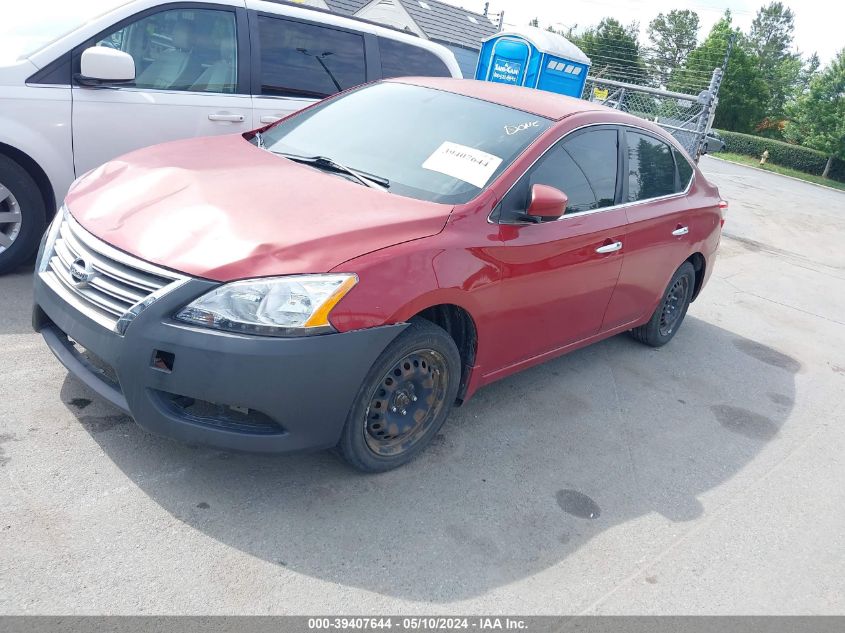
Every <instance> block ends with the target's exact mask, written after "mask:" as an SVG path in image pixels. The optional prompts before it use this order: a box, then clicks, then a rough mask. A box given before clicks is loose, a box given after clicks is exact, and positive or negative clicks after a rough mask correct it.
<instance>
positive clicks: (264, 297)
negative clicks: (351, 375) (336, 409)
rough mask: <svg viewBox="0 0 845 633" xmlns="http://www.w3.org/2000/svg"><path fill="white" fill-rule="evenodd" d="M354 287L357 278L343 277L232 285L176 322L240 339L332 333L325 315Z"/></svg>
mask: <svg viewBox="0 0 845 633" xmlns="http://www.w3.org/2000/svg"><path fill="white" fill-rule="evenodd" d="M357 283H358V277H357V275H347V274H338V275H295V276H290V277H269V278H267V279H249V280H246V281H233V282H231V283H228V284H225V285H223V286H220V287H219V288H215V289H214V290H212V291H211V292H209V293H206V294H204V295H203V296H201V297H200V298H199V299H196V300H195V301H193V302H191V303H190V304H189V305H187V306H185V307H184V308H182V310H180V311H179V313H178V314H177V315H176V318H177V319H179V320H180V321H185V322H186V323H193V324H195V325H202V326H204V327H210V328H217V329H219V330H230V331H232V332H243V333H245V334H263V335H265V336H302V335H307V334H321V333H324V332H331V331H334V328H333V327H332V325H331V323H329V312H331V310H332V308H334V306H335V305H336V304H337V302H338V301H340V300H341V299H342V298H343V296H344V295H345V294H346V293H347V292H349V291H350V290H351V289H352V288H353V286H355V284H357Z"/></svg>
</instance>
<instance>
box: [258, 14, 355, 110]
mask: <svg viewBox="0 0 845 633" xmlns="http://www.w3.org/2000/svg"><path fill="white" fill-rule="evenodd" d="M258 36H259V41H260V42H261V94H263V95H268V96H273V97H307V98H313V99H322V98H323V97H327V96H329V95H333V94H335V93H336V92H340V91H342V90H346V89H347V88H352V87H354V86H357V85H359V84H362V83H364V81H366V72H365V65H364V38H363V37H361V36H360V35H358V34H356V33H347V32H346V31H338V30H336V29H332V28H328V27H324V26H318V25H316V24H306V23H304V22H294V21H291V20H283V19H279V18H271V17H267V16H263V15H262V16H259V17H258Z"/></svg>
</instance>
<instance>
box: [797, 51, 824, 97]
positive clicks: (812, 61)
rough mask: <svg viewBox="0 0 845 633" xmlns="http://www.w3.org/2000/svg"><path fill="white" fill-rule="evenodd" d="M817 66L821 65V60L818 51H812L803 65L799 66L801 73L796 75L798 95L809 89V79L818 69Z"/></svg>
mask: <svg viewBox="0 0 845 633" xmlns="http://www.w3.org/2000/svg"><path fill="white" fill-rule="evenodd" d="M819 66H821V62H820V61H819V54H818V53H813V54H812V55H810V56H809V57H808V58H807V61H805V62H804V65H803V66H802V67H801V74H800V75H799V76H798V90H797V93H798V94H799V95H802V94H804V93H805V92H807V90H809V89H810V80H811V79H812V78H813V77H815V75H816V73H817V72H818V71H819Z"/></svg>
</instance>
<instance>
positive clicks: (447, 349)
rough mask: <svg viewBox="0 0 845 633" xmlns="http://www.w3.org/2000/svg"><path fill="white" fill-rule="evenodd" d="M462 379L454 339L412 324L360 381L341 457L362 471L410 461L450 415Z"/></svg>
mask: <svg viewBox="0 0 845 633" xmlns="http://www.w3.org/2000/svg"><path fill="white" fill-rule="evenodd" d="M460 377H461V358H460V354H459V353H458V348H457V346H456V345H455V342H454V341H453V340H452V337H451V336H449V334H447V333H446V331H445V330H443V329H442V328H440V327H438V326H436V325H434V324H433V323H430V322H429V321H425V320H423V319H415V320H413V321H411V324H410V325H409V326H408V327H407V328H406V329H405V330H404V331H403V332H402V334H400V335H399V336H398V337H396V339H394V340H393V342H391V343H390V345H388V346H387V348H386V349H385V350H384V351H383V352H382V353H381V355H380V356H379V357H378V359H376V362H375V363H374V364H373V366H372V368H371V369H370V371H369V373H368V374H367V377H366V378H365V379H364V383H363V385H362V386H361V389H360V390H359V392H358V396H357V397H356V399H355V402H354V404H353V405H352V408H351V409H350V411H349V415H348V417H347V419H346V425H345V426H344V428H343V432H342V434H341V438H340V442H339V443H338V447H337V448H338V450H339V452H340V454H341V455H342V456H343V458H344V459H345V460H346V461H347V462H349V463H350V464H351V465H352V466H354V467H355V468H357V469H358V470H361V471H364V472H382V471H386V470H391V469H393V468H396V467H397V466H401V465H402V464H404V463H406V462H408V461H410V460H411V459H413V458H414V457H415V456H416V455H418V454H419V453H420V452H421V451H422V450H423V449H425V447H426V446H427V445H428V444H429V443H430V442H431V440H432V438H433V437H434V436H435V435H436V434H437V431H438V430H439V429H440V427H441V426H442V425H443V422H445V421H446V418H447V417H448V416H449V412H450V411H451V410H452V406H453V404H454V402H455V397H456V396H457V393H458V386H459V383H460Z"/></svg>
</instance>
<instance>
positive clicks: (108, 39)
mask: <svg viewBox="0 0 845 633" xmlns="http://www.w3.org/2000/svg"><path fill="white" fill-rule="evenodd" d="M247 29H248V25H247V18H246V10H245V9H239V8H235V7H229V6H224V5H215V4H203V3H191V2H186V3H178V4H171V5H164V6H163V7H157V8H155V9H150V10H147V11H143V12H141V13H138V14H137V15H135V16H133V17H132V18H129V19H127V20H123V21H122V22H120V23H118V24H116V25H115V26H114V27H112V28H110V29H108V30H106V31H104V32H102V33H100V34H99V35H97V36H96V37H94V38H92V40H90V41H89V42H86V43H85V44H84V45H82V46H80V47H78V48H77V49H75V50H74V55H73V64H74V72H79V64H80V57H81V55H82V51H83V50H84V49H85V48H87V47H89V46H105V47H109V48H115V49H118V50H121V51H124V52H126V53H129V54H130V55H131V56H132V57H133V59H134V60H135V85H134V86H121V87H100V88H92V87H86V86H81V85H78V84H76V85H74V86H73V88H72V98H73V115H72V128H73V153H74V167H75V170H76V175H77V176H78V175H80V174H82V173H84V172H86V171H88V170H89V169H91V168H93V167H96V166H97V165H100V164H102V163H104V162H105V161H107V160H110V159H112V158H114V157H115V156H118V155H120V154H123V153H126V152H129V151H131V150H134V149H138V148H140V147H145V146H147V145H153V144H155V143H161V142H164V141H172V140H176V139H181V138H188V137H192V136H208V135H213V134H227V133H233V132H240V131H247V130H249V129H250V128H251V126H252V99H251V97H250V95H249V82H248V81H247V80H248V72H249V71H248V69H249V55H250V52H249V45H248V37H249V36H248V30H247Z"/></svg>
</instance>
